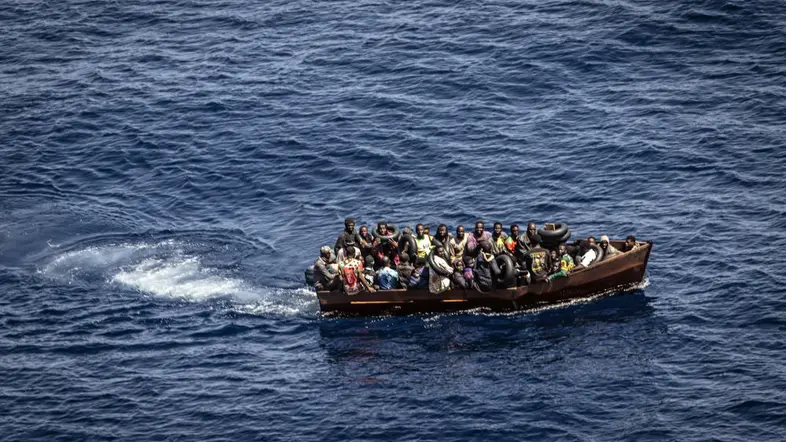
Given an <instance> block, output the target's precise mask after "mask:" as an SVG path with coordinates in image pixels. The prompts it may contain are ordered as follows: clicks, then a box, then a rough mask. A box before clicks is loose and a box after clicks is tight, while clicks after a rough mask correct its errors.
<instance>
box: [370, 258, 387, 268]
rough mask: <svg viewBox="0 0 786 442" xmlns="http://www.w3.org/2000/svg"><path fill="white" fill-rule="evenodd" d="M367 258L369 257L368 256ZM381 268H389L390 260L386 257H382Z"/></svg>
mask: <svg viewBox="0 0 786 442" xmlns="http://www.w3.org/2000/svg"><path fill="white" fill-rule="evenodd" d="M369 258H371V257H370V256H369ZM382 267H390V258H388V257H387V256H383V257H382Z"/></svg>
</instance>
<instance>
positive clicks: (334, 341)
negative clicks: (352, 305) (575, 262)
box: [319, 289, 657, 364]
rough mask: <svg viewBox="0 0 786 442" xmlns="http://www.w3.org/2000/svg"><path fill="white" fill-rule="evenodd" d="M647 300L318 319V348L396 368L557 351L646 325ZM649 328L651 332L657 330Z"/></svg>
mask: <svg viewBox="0 0 786 442" xmlns="http://www.w3.org/2000/svg"><path fill="white" fill-rule="evenodd" d="M652 300H653V298H652V297H649V296H647V295H646V294H645V292H644V291H643V290H641V289H637V290H634V291H631V292H626V293H621V294H617V295H613V296H607V297H604V298H601V299H595V300H591V301H588V302H582V303H575V304H571V305H566V306H560V307H550V308H548V309H544V310H541V311H529V312H510V313H490V312H476V311H469V312H455V313H440V314H422V315H412V316H393V317H346V318H323V319H321V320H320V321H319V333H320V346H321V347H322V348H323V349H324V350H325V351H326V353H327V356H328V358H329V360H330V361H331V362H334V363H341V362H349V361H355V360H358V358H360V359H362V360H364V361H366V362H371V361H373V360H374V359H379V361H378V362H382V361H383V360H388V363H391V364H398V363H400V361H404V360H412V359H413V358H415V359H417V358H419V357H422V356H419V355H427V354H429V355H432V356H433V355H438V354H444V355H455V354H457V353H458V354H464V355H472V354H475V353H483V354H488V353H489V352H492V353H497V352H502V353H504V352H505V351H517V350H532V349H538V348H543V347H544V346H552V345H558V344H559V343H560V342H562V341H563V340H565V339H570V338H572V337H575V336H577V335H581V334H583V333H587V330H591V329H599V328H600V329H603V328H607V329H610V328H614V327H615V326H617V325H622V326H623V327H624V326H625V324H626V323H633V324H636V323H638V322H641V321H644V322H645V323H651V322H652V321H653V316H654V315H653V313H654V311H655V308H654V307H653V306H652V305H651V303H652ZM650 325H655V327H656V328H657V324H650ZM636 327H638V326H636ZM646 328H649V327H646Z"/></svg>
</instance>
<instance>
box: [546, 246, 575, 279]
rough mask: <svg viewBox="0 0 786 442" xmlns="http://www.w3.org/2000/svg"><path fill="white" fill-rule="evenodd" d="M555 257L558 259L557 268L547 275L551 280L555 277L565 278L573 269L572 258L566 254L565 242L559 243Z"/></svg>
mask: <svg viewBox="0 0 786 442" xmlns="http://www.w3.org/2000/svg"><path fill="white" fill-rule="evenodd" d="M557 259H558V260H559V261H558V262H559V269H558V270H557V271H556V272H554V273H552V274H551V275H549V280H550V281H551V280H553V279H556V278H567V277H568V272H570V271H571V270H573V267H574V265H575V264H574V263H573V258H571V257H570V255H569V254H568V249H567V247H565V244H560V245H559V246H558V247H557Z"/></svg>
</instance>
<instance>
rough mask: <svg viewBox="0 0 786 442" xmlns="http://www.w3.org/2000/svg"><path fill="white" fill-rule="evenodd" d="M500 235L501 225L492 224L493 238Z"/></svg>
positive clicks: (497, 223) (498, 223)
mask: <svg viewBox="0 0 786 442" xmlns="http://www.w3.org/2000/svg"><path fill="white" fill-rule="evenodd" d="M500 233H502V223H500V222H496V223H494V236H499V234H500Z"/></svg>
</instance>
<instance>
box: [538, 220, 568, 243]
mask: <svg viewBox="0 0 786 442" xmlns="http://www.w3.org/2000/svg"><path fill="white" fill-rule="evenodd" d="M554 225H555V226H556V227H557V228H556V229H554V230H546V229H538V235H540V237H541V238H544V239H545V238H555V239H556V238H562V237H563V236H564V235H565V234H566V233H567V232H568V225H567V224H565V223H554Z"/></svg>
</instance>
